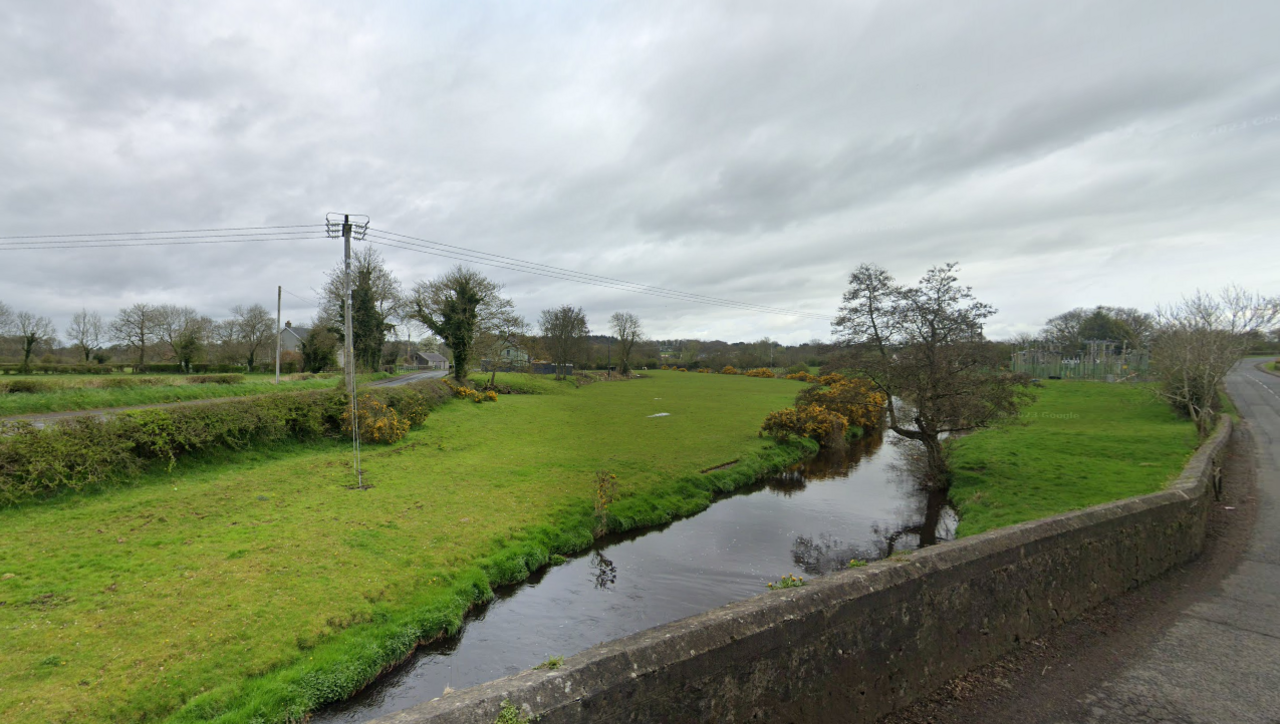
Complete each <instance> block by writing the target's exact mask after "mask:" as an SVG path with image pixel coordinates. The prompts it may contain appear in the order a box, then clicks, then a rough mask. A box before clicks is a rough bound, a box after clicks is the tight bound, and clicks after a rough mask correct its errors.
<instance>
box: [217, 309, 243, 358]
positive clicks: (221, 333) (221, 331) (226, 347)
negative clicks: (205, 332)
mask: <svg viewBox="0 0 1280 724" xmlns="http://www.w3.org/2000/svg"><path fill="white" fill-rule="evenodd" d="M209 342H210V343H211V345H212V354H213V355H214V356H215V357H216V359H217V361H218V362H220V363H223V364H232V363H235V362H238V361H240V360H242V359H244V351H243V349H241V345H240V337H239V335H238V334H237V333H236V320H234V319H223V320H220V321H217V322H214V323H213V324H212V325H211V326H210V327H209Z"/></svg>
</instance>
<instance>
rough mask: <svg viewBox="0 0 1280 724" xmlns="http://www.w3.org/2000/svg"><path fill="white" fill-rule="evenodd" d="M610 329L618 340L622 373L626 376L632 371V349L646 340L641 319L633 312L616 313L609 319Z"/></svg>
mask: <svg viewBox="0 0 1280 724" xmlns="http://www.w3.org/2000/svg"><path fill="white" fill-rule="evenodd" d="M609 328H610V329H612V330H613V336H615V337H617V338H618V356H619V357H621V358H622V373H623V374H626V373H628V372H630V371H631V351H632V349H634V348H635V346H636V343H637V342H640V341H642V340H643V339H644V329H642V328H641V326H640V318H639V317H637V316H636V315H634V314H632V313H631V312H614V313H613V316H612V317H609Z"/></svg>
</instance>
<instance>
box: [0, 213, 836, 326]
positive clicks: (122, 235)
mask: <svg viewBox="0 0 1280 724" xmlns="http://www.w3.org/2000/svg"><path fill="white" fill-rule="evenodd" d="M325 228H326V225H325V224H290V225H277V226H242V227H230V228H207V229H176V230H163V231H127V232H94V233H82V234H27V235H19V236H6V237H0V251H35V250H44V249H106V248H122V247H143V246H194V245H209V244H244V243H251V242H270V241H310V240H321V239H325V238H327V237H326V235H325ZM365 240H366V241H369V242H371V243H374V244H378V245H381V246H387V247H390V248H396V249H402V250H405V251H412V252H417V253H421V254H428V255H431V256H436V257H441V258H445V259H453V260H456V261H463V262H468V263H473V264H482V265H485V266H490V267H494V268H498V269H506V270H509V271H516V272H521V273H524V274H530V275H534V276H540V277H545V278H548V279H556V280H559V281H568V282H573V283H577V284H584V285H588V286H594V287H599V288H604V289H612V290H615V291H624V292H630V293H633V294H643V295H646V296H650V297H656V298H660V299H668V300H671V301H677V302H686V303H694V304H702V305H708V306H717V307H722V308H726V309H735V310H739V311H743V312H752V313H759V314H776V315H781V316H789V317H798V318H802V319H810V320H815V321H829V320H831V319H832V317H831V316H829V315H825V314H819V313H816V312H805V311H800V310H794V309H784V308H781V307H772V306H768V305H762V304H754V303H749V302H741V301H737V300H733V299H725V298H722V297H713V296H709V295H705V294H695V293H692V292H683V291H680V290H677V289H670V288H666V287H659V286H654V285H649V284H641V283H638V282H632V281H627V280H625V279H618V278H616V277H608V276H603V275H600V274H592V273H589V272H581V271H576V270H573V269H566V268H564V267H557V266H552V265H550V264H542V263H540V262H531V261H525V260H523V259H518V258H515V257H510V256H503V255H501V254H491V253H488V252H482V251H476V250H474V249H467V248H465V247H461V246H457V245H454V244H447V243H444V242H439V241H432V240H430V239H423V238H420V237H415V236H410V235H408V234H400V233H397V232H394V231H389V230H385V229H373V228H369V229H368V230H367V233H366V239H365ZM285 291H288V290H285ZM289 295H290V296H293V297H295V298H297V299H300V300H302V301H304V302H309V303H312V304H315V303H317V302H316V300H314V299H307V298H306V297H302V296H299V295H297V294H294V293H293V292H289Z"/></svg>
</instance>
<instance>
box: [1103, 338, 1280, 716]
mask: <svg viewBox="0 0 1280 724" xmlns="http://www.w3.org/2000/svg"><path fill="white" fill-rule="evenodd" d="M1254 363H1256V360H1248V361H1246V362H1243V363H1241V364H1240V365H1238V366H1237V367H1236V369H1235V371H1234V372H1233V373H1232V375H1231V376H1230V377H1229V378H1228V379H1227V391H1228V393H1229V394H1230V395H1231V398H1232V400H1234V401H1235V403H1236V406H1237V407H1238V408H1239V410H1240V414H1241V416H1242V417H1243V418H1244V420H1245V424H1246V425H1247V426H1248V427H1249V431H1250V433H1251V434H1252V437H1253V440H1254V443H1255V448H1256V458H1257V487H1258V521H1257V524H1256V525H1255V526H1254V530H1253V536H1252V539H1251V540H1250V541H1249V544H1248V547H1247V549H1246V550H1245V553H1244V557H1243V560H1242V561H1241V562H1240V564H1239V566H1238V567H1237V568H1236V570H1235V571H1234V572H1232V573H1231V574H1230V575H1229V576H1227V578H1226V579H1225V580H1224V581H1223V582H1222V584H1221V586H1220V590H1218V591H1216V592H1214V593H1212V594H1210V595H1207V596H1205V597H1203V598H1202V600H1200V601H1199V602H1197V603H1195V604H1193V605H1191V606H1190V607H1189V608H1187V609H1186V610H1185V611H1184V612H1183V613H1182V615H1181V616H1180V617H1179V618H1178V619H1177V620H1176V622H1175V623H1174V624H1173V626H1172V627H1171V628H1169V630H1168V631H1166V632H1165V634H1164V636H1163V637H1162V638H1161V639H1160V640H1159V641H1157V642H1156V643H1155V645H1154V646H1152V647H1151V648H1150V649H1149V650H1148V651H1147V652H1146V653H1145V654H1144V655H1143V656H1142V657H1141V658H1139V660H1137V661H1134V662H1132V664H1130V665H1129V666H1128V667H1127V668H1126V669H1125V670H1124V671H1122V673H1121V674H1120V675H1119V676H1118V677H1116V678H1115V679H1113V680H1111V681H1109V682H1106V683H1104V684H1102V685H1100V686H1098V687H1097V688H1096V689H1094V690H1093V691H1091V692H1089V693H1088V694H1086V695H1085V696H1084V697H1083V698H1082V700H1081V703H1082V704H1084V705H1085V710H1086V712H1087V713H1086V714H1085V715H1084V718H1083V719H1078V720H1077V721H1084V722H1088V723H1089V724H1095V723H1097V724H1102V723H1103V722H1106V723H1108V724H1110V723H1112V722H1117V723H1122V724H1129V723H1130V722H1135V723H1141V724H1154V723H1156V722H1176V723H1177V724H1202V723H1203V724H1225V723H1231V724H1252V723H1254V722H1256V723H1257V724H1276V723H1277V722H1280V377H1277V376H1274V375H1270V374H1267V373H1264V372H1262V371H1260V370H1258V369H1256V368H1255V367H1254V366H1253V365H1254Z"/></svg>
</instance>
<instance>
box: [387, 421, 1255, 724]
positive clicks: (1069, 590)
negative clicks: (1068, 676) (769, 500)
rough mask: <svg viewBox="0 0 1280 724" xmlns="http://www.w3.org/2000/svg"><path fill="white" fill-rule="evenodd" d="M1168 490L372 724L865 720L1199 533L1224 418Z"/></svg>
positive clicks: (1164, 560) (760, 605)
mask: <svg viewBox="0 0 1280 724" xmlns="http://www.w3.org/2000/svg"><path fill="white" fill-rule="evenodd" d="M1220 419H1221V422H1220V424H1219V425H1218V429H1217V430H1216V431H1215V432H1214V434H1213V435H1212V436H1211V437H1210V438H1209V439H1208V440H1207V441H1206V442H1205V443H1204V444H1202V445H1201V446H1200V449H1199V450H1197V451H1196V453H1195V454H1194V455H1193V456H1192V458H1191V460H1190V461H1189V462H1188V463H1187V465H1186V466H1185V467H1184V468H1183V471H1182V473H1181V474H1180V475H1179V476H1178V477H1177V478H1176V479H1175V480H1174V481H1173V482H1172V483H1171V484H1170V485H1169V486H1168V488H1167V489H1165V490H1162V491H1160V492H1156V493H1151V494H1148V495H1143V496H1138V497H1134V498H1129V499H1126V500H1120V501H1115V502H1111V503H1105V504H1102V505H1097V506H1093V507H1091V508H1087V509H1084V510H1079V511H1073V512H1070V513H1064V514H1061V515H1056V516H1053V517H1050V518H1045V519H1042V520H1037V521H1031V522H1027V523H1022V524H1018V525H1014V526H1010V527H1007V528H1001V529H998V530H993V531H989V532H986V533H982V534H979V535H976V536H973V537H970V538H965V539H961V540H958V541H953V542H950V543H944V544H940V545H937V546H933V547H930V548H927V549H924V550H921V551H917V552H916V553H914V554H912V555H910V556H907V557H903V558H896V559H889V560H886V561H880V562H877V563H873V564H871V565H869V566H866V567H863V568H857V569H851V570H848V571H843V572H840V573H836V574H833V575H830V576H826V577H823V578H819V579H814V580H812V581H811V582H810V583H809V584H808V585H806V586H803V587H801V588H792V589H786V590H784V591H777V592H771V593H767V594H763V595H761V596H757V597H755V598H751V599H748V600H746V601H740V602H737V603H733V604H730V605H728V606H724V607H722V608H719V609H716V610H713V611H709V612H707V613H704V614H699V615H697V616H693V617H690V618H687V619H684V620H681V621H676V622H674V623H671V624H666V625H664V626H659V627H656V628H653V629H649V630H647V631H643V632H640V633H638V634H635V635H632V636H628V637H625V638H622V639H618V640H616V641H612V642H608V643H605V644H601V645H599V646H596V647H594V648H591V649H588V650H587V651H584V652H582V653H580V654H577V655H575V656H572V657H569V658H568V659H566V660H565V662H564V664H563V666H562V667H561V668H559V669H558V670H555V671H526V672H523V673H520V674H517V675H514V676H511V677H507V678H504V679H499V680H497V681H493V682H490V683H488V684H483V685H481V686H477V687H473V688H470V689H466V690H462V691H458V692H453V693H450V694H447V695H445V696H443V697H441V698H438V699H436V700H434V701H431V702H428V703H425V704H421V705H419V706H416V707H413V708H410V709H407V710H405V711H402V712H398V713H396V714H392V715H390V716H387V717H383V718H381V719H377V720H375V721H376V722H377V723H378V724H491V723H492V722H493V721H494V720H495V719H496V718H497V717H498V716H499V714H500V713H501V712H502V711H503V708H504V706H506V705H507V703H508V702H509V704H510V705H513V706H516V707H517V708H519V709H520V710H522V712H523V713H524V714H526V715H536V716H538V717H540V718H539V719H538V721H540V722H542V723H543V724H560V723H562V722H563V723H567V722H574V723H575V724H580V723H584V722H615V721H668V722H685V721H687V722H698V721H747V720H768V721H806V722H825V721H831V722H874V721H875V720H876V719H877V718H879V717H880V716H882V715H884V714H886V713H888V712H890V711H893V710H895V709H897V708H900V707H902V706H905V705H907V704H909V703H911V702H913V701H915V700H918V699H920V698H921V697H923V696H925V695H927V694H928V693H929V692H931V691H933V690H934V689H936V688H937V687H939V686H941V685H943V684H945V683H946V682H947V681H949V680H950V679H952V678H954V677H955V676H957V675H960V674H962V673H964V672H966V671H968V670H970V669H972V668H974V667H977V666H980V665H982V664H984V663H988V662H990V661H992V660H994V659H996V658H997V657H999V656H1001V655H1002V654H1004V653H1006V652H1008V651H1009V650H1011V649H1013V648H1014V647H1016V646H1018V645H1019V644H1020V643H1022V642H1024V641H1028V640H1031V639H1033V638H1035V637H1036V636H1038V635H1040V634H1042V633H1044V632H1045V631H1047V630H1049V629H1051V628H1053V627H1055V626H1057V625H1059V624H1061V623H1063V622H1065V621H1068V620H1071V619H1073V618H1075V617H1077V616H1079V615H1080V614H1081V613H1082V612H1084V611H1085V610H1087V609H1089V608H1090V607H1092V606H1094V605H1097V604H1099V603H1101V602H1103V601H1105V600H1108V599H1110V598H1113V597H1114V596H1116V595H1118V594H1120V593H1123V592H1124V591H1127V590H1130V589H1132V588H1135V587H1137V586H1139V585H1141V584H1142V583H1143V582H1145V581H1147V580H1150V579H1152V578H1154V577H1156V576H1158V575H1160V574H1161V573H1163V572H1165V571H1166V570H1168V569H1170V568H1172V567H1174V566H1176V565H1179V564H1181V563H1183V562H1186V561H1188V560H1190V559H1192V558H1194V557H1196V556H1197V555H1199V553H1200V551H1201V550H1202V549H1203V547H1204V537H1205V526H1206V520H1207V516H1208V512H1209V506H1210V505H1211V504H1212V500H1213V481H1214V479H1215V476H1216V475H1218V474H1219V472H1220V470H1221V461H1222V455H1223V454H1224V451H1225V447H1226V444H1227V441H1228V440H1229V439H1230V434H1231V428H1232V422H1231V420H1230V418H1229V417H1227V416H1222V417H1221V418H1220Z"/></svg>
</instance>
